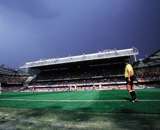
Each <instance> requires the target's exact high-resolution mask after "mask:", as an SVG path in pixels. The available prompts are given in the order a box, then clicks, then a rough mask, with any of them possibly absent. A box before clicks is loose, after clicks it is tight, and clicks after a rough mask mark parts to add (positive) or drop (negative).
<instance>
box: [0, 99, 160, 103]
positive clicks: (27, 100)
mask: <svg viewBox="0 0 160 130" xmlns="http://www.w3.org/2000/svg"><path fill="white" fill-rule="evenodd" d="M0 101H26V102H126V101H128V100H38V99H37V100H34V99H6V98H4V99H0ZM138 101H140V102H160V100H151V99H144V100H138Z"/></svg>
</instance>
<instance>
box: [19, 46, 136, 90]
mask: <svg viewBox="0 0 160 130" xmlns="http://www.w3.org/2000/svg"><path fill="white" fill-rule="evenodd" d="M137 54H138V50H137V49H136V48H130V49H123V50H115V49H114V50H105V51H102V52H98V53H93V54H85V55H84V54H83V55H78V56H69V57H64V58H53V59H47V60H39V61H34V62H27V63H25V65H23V66H22V67H21V68H23V69H26V70H27V71H28V72H29V73H32V75H33V76H32V77H30V79H31V80H29V81H30V82H28V88H29V89H30V90H31V91H64V90H66V91H71V90H83V89H110V88H112V89H113V88H117V87H119V86H120V89H121V88H124V84H125V81H124V77H123V73H124V66H125V62H129V61H130V62H134V61H135V60H136V55H137Z"/></svg>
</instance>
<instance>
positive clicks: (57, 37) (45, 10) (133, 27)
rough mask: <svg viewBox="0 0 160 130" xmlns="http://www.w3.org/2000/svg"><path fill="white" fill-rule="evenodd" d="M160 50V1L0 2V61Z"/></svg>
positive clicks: (11, 64) (11, 62)
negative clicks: (131, 50)
mask: <svg viewBox="0 0 160 130" xmlns="http://www.w3.org/2000/svg"><path fill="white" fill-rule="evenodd" d="M132 46H134V47H136V48H138V49H139V51H140V57H144V56H145V55H149V54H151V53H152V52H154V51H156V50H157V49H160V0H0V64H6V65H7V66H9V67H15V68H17V67H19V66H21V65H23V64H24V63H25V62H27V61H32V60H38V59H44V58H52V57H63V56H68V55H79V54H82V53H93V52H98V51H101V50H104V49H112V48H117V49H124V48H130V47H132Z"/></svg>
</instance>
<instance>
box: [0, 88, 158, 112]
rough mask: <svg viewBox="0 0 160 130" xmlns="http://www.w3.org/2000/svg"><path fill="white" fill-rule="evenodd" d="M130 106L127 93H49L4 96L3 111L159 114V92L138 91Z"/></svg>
mask: <svg viewBox="0 0 160 130" xmlns="http://www.w3.org/2000/svg"><path fill="white" fill-rule="evenodd" d="M137 96H138V98H139V102H136V103H131V102H130V101H129V98H130V95H129V94H128V92H127V91H126V90H110V91H76V92H56V93H55V92H54V93H53V92H50V93H2V94H1V95H0V107H10V108H29V109H54V110H70V111H88V112H107V113H160V89H144V90H137Z"/></svg>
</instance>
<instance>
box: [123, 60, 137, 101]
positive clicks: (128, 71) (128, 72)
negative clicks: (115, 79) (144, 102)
mask: <svg viewBox="0 0 160 130" xmlns="http://www.w3.org/2000/svg"><path fill="white" fill-rule="evenodd" d="M124 76H125V79H126V83H127V90H128V92H129V93H130V95H131V98H132V100H131V101H132V102H135V101H137V96H136V92H135V89H134V85H133V81H134V70H133V67H132V65H131V64H129V63H126V66H125V73H124Z"/></svg>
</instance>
